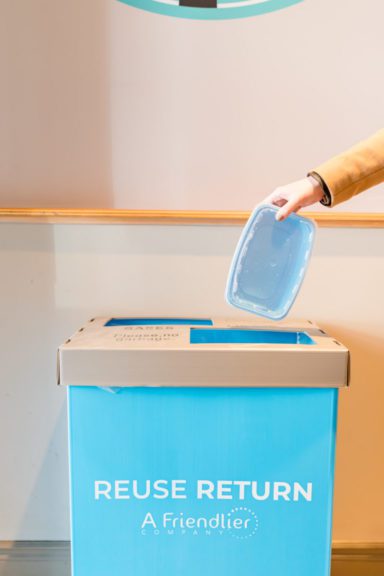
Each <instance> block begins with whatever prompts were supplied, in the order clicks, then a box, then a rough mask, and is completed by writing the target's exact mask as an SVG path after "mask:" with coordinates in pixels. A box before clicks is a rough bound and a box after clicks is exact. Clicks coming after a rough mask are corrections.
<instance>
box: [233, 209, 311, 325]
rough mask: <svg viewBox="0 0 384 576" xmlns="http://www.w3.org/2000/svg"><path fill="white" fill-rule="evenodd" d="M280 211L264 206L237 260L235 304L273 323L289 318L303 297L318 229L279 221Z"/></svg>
mask: <svg viewBox="0 0 384 576" xmlns="http://www.w3.org/2000/svg"><path fill="white" fill-rule="evenodd" d="M277 210H278V209H277V208H276V207H274V206H272V205H261V206H258V207H257V208H256V209H255V210H254V212H253V213H252V215H251V217H250V218H249V220H248V222H247V224H246V225H245V227H244V230H243V232H242V235H241V237H240V240H239V242H238V245H237V248H236V251H235V255H234V257H233V260H232V264H231V268H230V272H229V276H228V282H227V288H226V299H227V302H228V303H229V304H231V305H232V306H236V307H237V308H241V309H243V310H247V311H248V312H253V313H255V314H257V315H259V316H265V317H267V318H271V319H272V320H280V319H282V318H284V317H285V316H286V315H287V314H288V312H289V310H290V308H291V306H292V304H293V302H294V301H295V298H296V296H297V294H298V291H299V289H300V286H301V284H302V282H303V279H304V276H305V272H306V270H307V267H308V263H309V259H310V256H311V253H312V246H313V242H314V237H315V229H316V227H315V224H314V222H313V221H312V220H310V219H308V218H303V217H302V216H298V215H297V214H291V215H290V216H289V217H288V218H287V219H286V220H284V221H283V222H277V221H276V213H277Z"/></svg>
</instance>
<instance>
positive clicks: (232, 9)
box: [120, 0, 304, 20]
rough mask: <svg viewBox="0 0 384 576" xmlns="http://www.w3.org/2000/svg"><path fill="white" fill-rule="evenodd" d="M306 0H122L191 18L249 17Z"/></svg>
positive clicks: (124, 2)
mask: <svg viewBox="0 0 384 576" xmlns="http://www.w3.org/2000/svg"><path fill="white" fill-rule="evenodd" d="M303 1H304V0H120V2H123V4H129V5H130V6H134V7H135V8H141V9H142V10H147V11H149V12H157V13H158V14H164V15H166V16H176V17H178V18H189V19H192V20H226V19H230V18H246V17H249V16H257V15H259V14H266V13H267V12H274V11H276V10H283V8H288V6H293V5H294V4H299V3H300V2H303Z"/></svg>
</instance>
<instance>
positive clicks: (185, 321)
mask: <svg viewBox="0 0 384 576" xmlns="http://www.w3.org/2000/svg"><path fill="white" fill-rule="evenodd" d="M164 325H173V326H183V325H184V326H213V322H212V320H209V319H205V318H111V319H110V320H109V321H108V322H106V323H105V324H104V326H164Z"/></svg>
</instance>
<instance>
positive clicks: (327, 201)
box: [307, 172, 332, 206]
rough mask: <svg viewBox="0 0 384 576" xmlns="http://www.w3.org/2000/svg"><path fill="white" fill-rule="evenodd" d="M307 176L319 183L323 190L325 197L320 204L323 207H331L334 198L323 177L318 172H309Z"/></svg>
mask: <svg viewBox="0 0 384 576" xmlns="http://www.w3.org/2000/svg"><path fill="white" fill-rule="evenodd" d="M307 176H312V178H314V179H315V180H316V182H318V183H319V184H320V186H321V188H322V190H323V197H322V199H321V200H320V204H322V205H323V206H331V204H332V196H331V193H330V191H329V188H328V186H327V184H326V183H325V182H324V180H323V179H322V177H321V176H320V175H319V174H318V173H317V172H309V173H308V174H307Z"/></svg>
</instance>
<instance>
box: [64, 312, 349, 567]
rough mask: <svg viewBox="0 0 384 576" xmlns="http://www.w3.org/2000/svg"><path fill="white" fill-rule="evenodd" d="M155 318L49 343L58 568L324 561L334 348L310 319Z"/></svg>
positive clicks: (343, 379) (337, 381)
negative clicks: (60, 513) (61, 498)
mask: <svg viewBox="0 0 384 576" xmlns="http://www.w3.org/2000/svg"><path fill="white" fill-rule="evenodd" d="M170 322H172V320H171V319H167V320H165V319H157V320H156V319H153V318H151V319H129V318H128V319H112V320H110V319H96V320H92V321H91V322H90V323H89V324H88V325H87V326H85V327H84V328H82V329H81V330H79V332H78V333H77V334H75V335H74V336H73V337H72V338H70V339H69V340H67V342H66V343H65V344H64V345H63V346H61V347H60V355H59V359H60V363H59V376H60V384H61V385H66V386H68V430H69V462H70V494H71V542H72V576H197V575H198V574H202V575H204V576H205V575H208V574H212V575H216V574H220V575H221V576H249V575H251V574H252V575H260V576H267V575H268V576H309V575H310V576H329V571H330V558H331V529H332V497H333V475H334V457H335V439H336V420H337V400H338V387H339V386H345V385H346V383H347V377H348V351H347V350H346V349H345V348H344V347H343V346H342V345H340V344H339V343H337V342H335V340H334V339H333V338H329V337H328V336H327V335H326V334H325V333H324V332H323V331H322V330H320V329H318V328H317V327H316V326H314V325H313V324H312V323H310V322H305V323H301V324H298V325H292V326H287V325H286V324H282V325H281V326H279V327H278V328H279V329H278V330H271V328H270V326H269V328H268V326H265V323H264V325H263V324H261V321H259V323H257V322H253V323H251V322H248V323H246V322H245V323H244V321H238V322H233V323H228V322H225V321H215V322H213V321H211V320H205V319H199V320H189V321H188V320H186V319H174V322H175V324H173V325H172V324H170ZM275 382H276V384H275V385H274V384H273V383H275ZM93 383H94V384H97V385H93Z"/></svg>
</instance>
